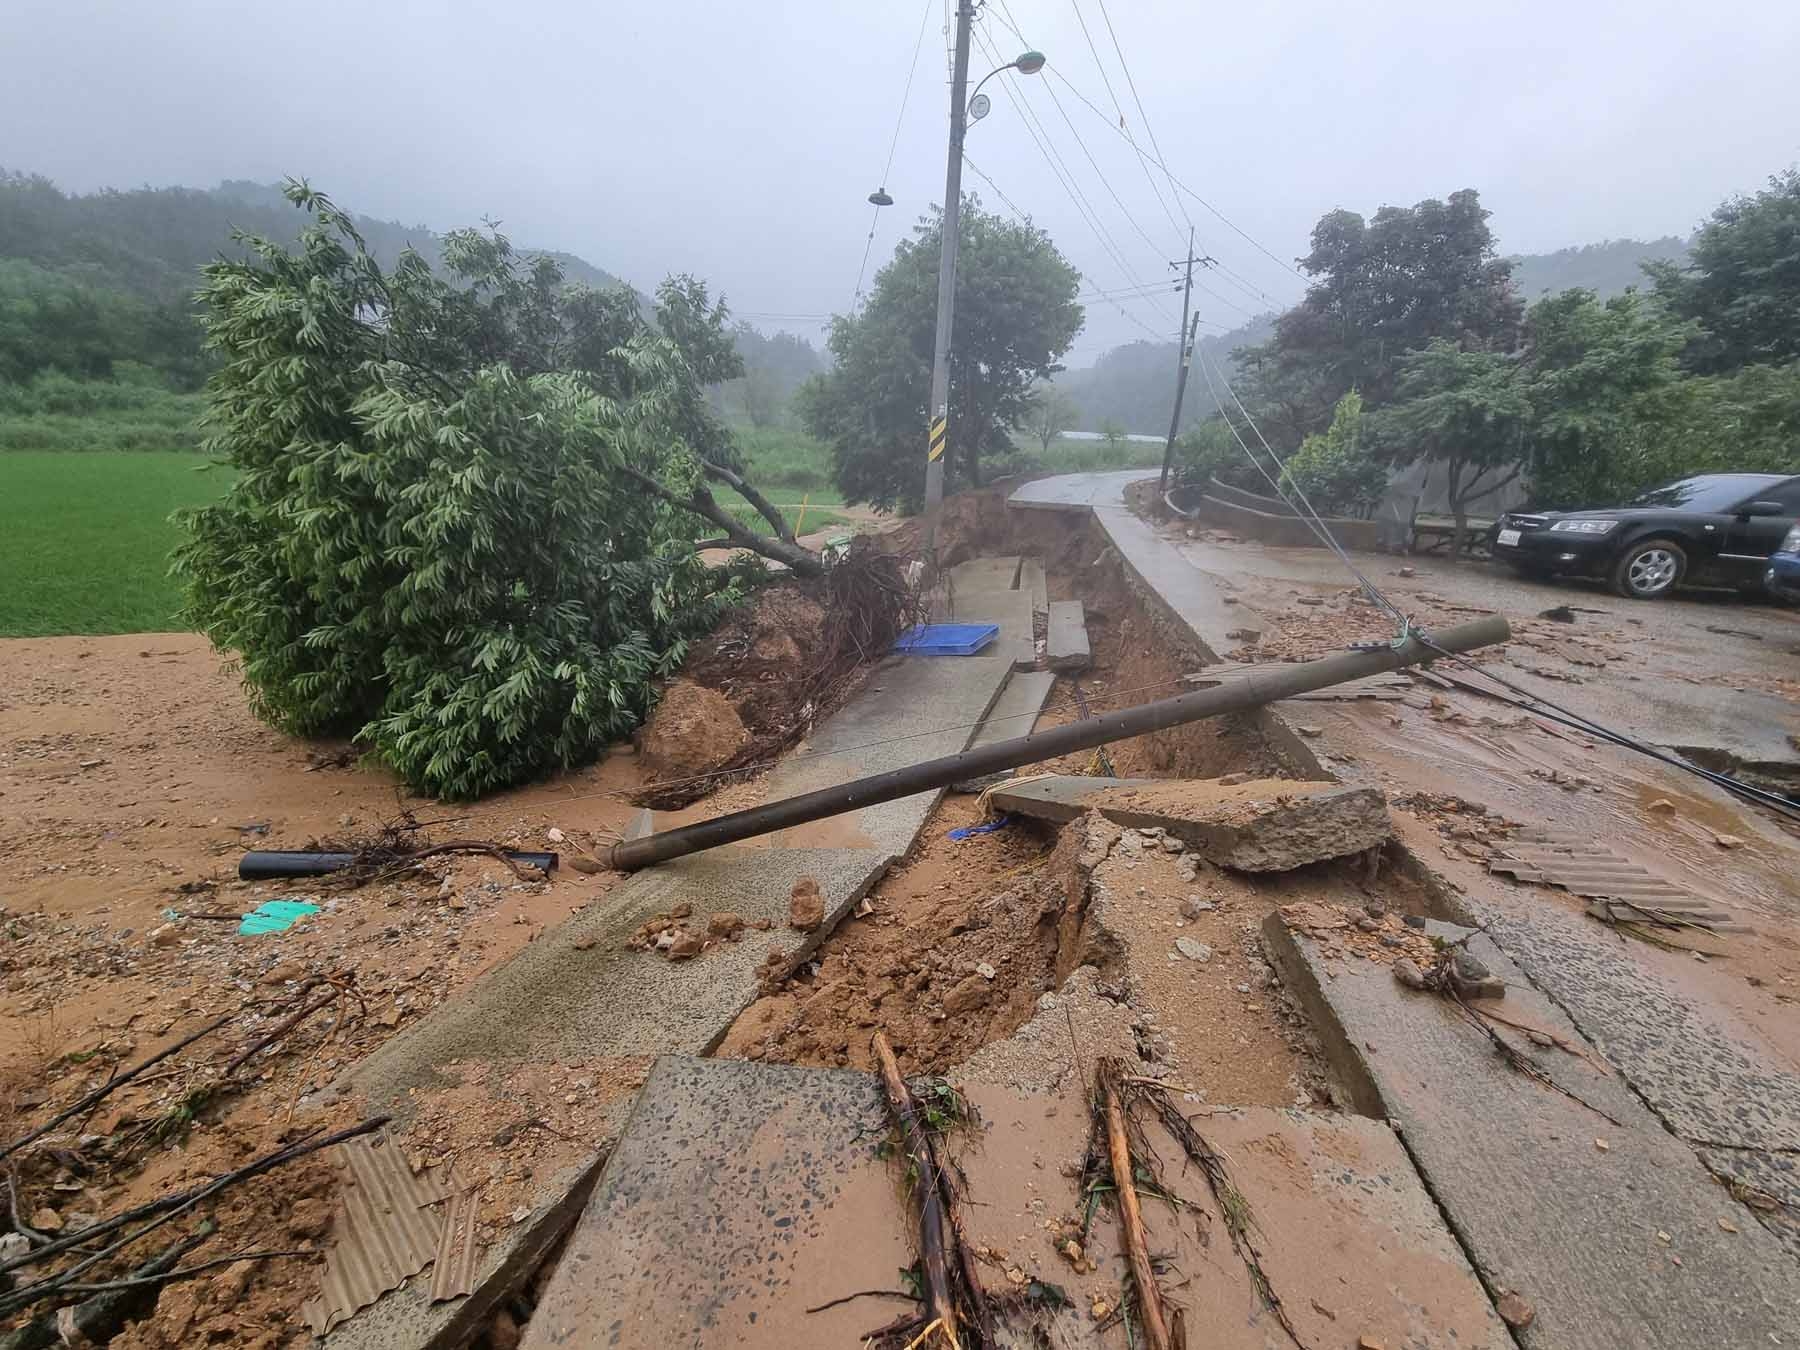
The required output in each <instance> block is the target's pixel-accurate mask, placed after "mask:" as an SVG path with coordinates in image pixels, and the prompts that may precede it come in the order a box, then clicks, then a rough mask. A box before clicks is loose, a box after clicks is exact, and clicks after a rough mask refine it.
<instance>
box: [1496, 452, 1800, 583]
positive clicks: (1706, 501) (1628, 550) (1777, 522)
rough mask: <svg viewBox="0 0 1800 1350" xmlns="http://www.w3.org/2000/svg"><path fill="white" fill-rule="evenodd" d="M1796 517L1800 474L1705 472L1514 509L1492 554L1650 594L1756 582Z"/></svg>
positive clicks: (1521, 565) (1539, 573)
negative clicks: (1555, 507)
mask: <svg viewBox="0 0 1800 1350" xmlns="http://www.w3.org/2000/svg"><path fill="white" fill-rule="evenodd" d="M1797 524H1800V476H1794V477H1787V476H1784V475H1782V474H1770V473H1708V474H1700V475H1698V476H1697V477H1694V478H1683V479H1682V480H1681V481H1680V482H1677V483H1670V484H1669V485H1668V486H1667V487H1661V488H1658V489H1656V491H1654V492H1646V493H1645V494H1644V495H1643V496H1642V497H1639V498H1638V499H1637V500H1636V501H1634V502H1630V503H1628V504H1627V505H1625V506H1618V507H1607V508H1605V509H1597V510H1591V511H1542V512H1529V511H1510V512H1508V513H1507V514H1506V515H1504V516H1502V517H1501V518H1500V519H1499V521H1498V522H1496V524H1495V527H1494V534H1493V538H1492V540H1491V545H1492V549H1493V554H1494V556H1495V557H1496V558H1498V559H1500V560H1501V561H1502V562H1506V563H1510V564H1511V565H1512V566H1513V567H1515V568H1517V569H1518V570H1519V571H1521V572H1523V573H1525V574H1526V575H1527V576H1534V577H1551V576H1559V575H1560V576H1578V577H1598V578H1600V579H1601V580H1603V581H1605V582H1607V583H1608V584H1609V585H1611V586H1612V588H1613V590H1615V591H1617V592H1618V593H1619V594H1620V595H1623V596H1625V597H1627V598H1628V599H1633V600H1655V599H1659V598H1660V597H1662V596H1666V595H1668V594H1669V593H1670V592H1671V591H1673V590H1674V589H1675V588H1676V587H1677V586H1680V585H1683V584H1684V583H1685V584H1692V585H1700V586H1736V587H1741V588H1744V589H1761V588H1762V587H1763V585H1764V584H1765V579H1766V576H1767V574H1768V573H1770V572H1771V571H1774V570H1777V569H1775V568H1774V566H1773V563H1772V559H1773V557H1774V555H1775V554H1776V552H1777V551H1779V550H1781V549H1782V548H1783V547H1784V545H1783V540H1784V539H1787V540H1788V541H1789V542H1790V543H1791V542H1792V538H1791V534H1792V531H1793V530H1794V528H1795V526H1796V525H1797Z"/></svg>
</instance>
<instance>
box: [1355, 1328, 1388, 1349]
mask: <svg viewBox="0 0 1800 1350" xmlns="http://www.w3.org/2000/svg"><path fill="white" fill-rule="evenodd" d="M1356 1350H1387V1342H1386V1341H1384V1340H1382V1339H1380V1338H1379V1337H1376V1336H1370V1335H1368V1334H1367V1333H1366V1332H1365V1333H1364V1334H1363V1335H1361V1336H1358V1337H1357V1338H1356Z"/></svg>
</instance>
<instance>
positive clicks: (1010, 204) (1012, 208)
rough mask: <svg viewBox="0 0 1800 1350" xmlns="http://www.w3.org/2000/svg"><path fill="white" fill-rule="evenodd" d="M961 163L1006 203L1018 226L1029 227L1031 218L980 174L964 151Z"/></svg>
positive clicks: (998, 187)
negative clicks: (1018, 223)
mask: <svg viewBox="0 0 1800 1350" xmlns="http://www.w3.org/2000/svg"><path fill="white" fill-rule="evenodd" d="M963 163H964V164H967V165H968V166H969V168H970V170H971V171H972V172H973V173H974V174H975V176H976V177H977V178H979V179H980V180H981V181H982V182H984V183H986V184H987V185H988V186H989V187H991V188H992V189H994V192H995V194H996V195H997V196H998V197H999V198H1000V200H1001V201H1003V202H1005V203H1006V206H1007V209H1008V210H1010V211H1011V212H1012V213H1013V215H1014V216H1016V217H1017V218H1018V220H1019V222H1020V224H1023V225H1029V224H1030V223H1031V217H1030V216H1028V215H1026V214H1025V212H1023V211H1021V210H1020V209H1019V208H1018V205H1017V203H1015V202H1014V201H1013V199H1012V198H1011V197H1009V196H1007V195H1006V191H1005V189H1004V188H1002V187H1001V186H1000V185H999V184H998V183H996V182H995V181H994V180H993V179H992V178H989V177H988V176H987V174H985V173H983V172H982V170H981V166H980V165H979V164H977V163H976V162H975V161H974V160H972V159H970V158H969V153H968V151H966V150H965V151H964V152H963Z"/></svg>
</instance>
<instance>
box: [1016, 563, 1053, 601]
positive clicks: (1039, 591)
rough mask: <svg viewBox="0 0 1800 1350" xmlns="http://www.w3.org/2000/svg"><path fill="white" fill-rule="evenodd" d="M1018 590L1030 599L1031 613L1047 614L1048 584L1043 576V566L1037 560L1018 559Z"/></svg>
mask: <svg viewBox="0 0 1800 1350" xmlns="http://www.w3.org/2000/svg"><path fill="white" fill-rule="evenodd" d="M1019 589H1020V590H1022V591H1024V592H1025V593H1026V594H1027V595H1029V596H1030V597H1031V608H1032V612H1033V613H1036V614H1047V613H1049V611H1050V582H1049V578H1047V577H1046V576H1045V575H1044V564H1043V563H1042V562H1041V561H1040V560H1038V559H1037V558H1022V559H1020V561H1019Z"/></svg>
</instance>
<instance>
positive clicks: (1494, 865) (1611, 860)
mask: <svg viewBox="0 0 1800 1350" xmlns="http://www.w3.org/2000/svg"><path fill="white" fill-rule="evenodd" d="M1499 850H1500V853H1501V855H1502V856H1500V857H1497V858H1495V859H1494V860H1493V861H1491V862H1490V863H1489V864H1488V871H1490V872H1496V873H1499V874H1501V875H1503V876H1509V877H1511V878H1513V880H1515V881H1535V882H1539V883H1541V884H1544V885H1549V886H1560V887H1562V888H1563V889H1564V890H1566V891H1568V892H1569V893H1570V894H1571V895H1578V896H1581V897H1582V898H1583V899H1585V900H1590V901H1593V902H1595V903H1593V904H1590V905H1589V906H1588V912H1589V913H1590V914H1592V915H1593V916H1594V917H1595V918H1597V919H1601V920H1603V921H1605V922H1608V923H1634V922H1643V921H1655V920H1657V919H1658V918H1659V917H1660V918H1663V919H1665V920H1666V921H1667V922H1668V923H1669V925H1670V926H1692V927H1700V928H1708V929H1711V930H1713V931H1715V932H1737V931H1741V930H1742V925H1740V924H1734V923H1732V922H1730V919H1731V917H1732V916H1731V914H1730V913H1729V912H1728V911H1726V910H1723V909H1718V908H1716V907H1715V906H1714V904H1713V902H1711V901H1709V900H1706V899H1703V898H1701V897H1699V896H1696V895H1695V894H1694V893H1693V891H1692V890H1690V889H1689V888H1687V887H1685V886H1678V885H1675V884H1674V883H1672V882H1670V881H1669V880H1668V879H1667V878H1665V877H1659V876H1657V875H1656V874H1655V873H1654V872H1651V871H1649V870H1648V869H1647V868H1644V867H1640V866H1639V865H1638V864H1637V863H1634V862H1632V861H1631V860H1630V859H1629V858H1622V857H1620V856H1619V855H1618V854H1616V853H1614V852H1613V851H1612V850H1611V849H1609V848H1607V847H1606V846H1605V845H1604V844H1597V843H1595V842H1594V840H1593V837H1592V836H1591V835H1585V834H1579V833H1575V832H1573V831H1569V830H1550V829H1543V830H1528V831H1524V832H1521V833H1520V834H1519V835H1517V836H1516V837H1514V838H1513V839H1509V840H1507V841H1506V842H1505V843H1504V844H1501V845H1499ZM1607 902H1617V903H1607Z"/></svg>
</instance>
